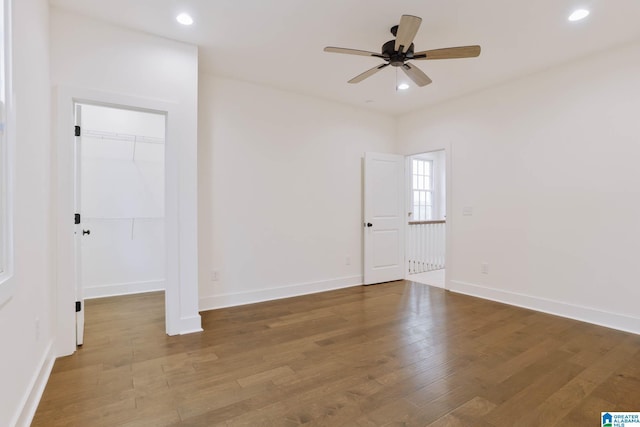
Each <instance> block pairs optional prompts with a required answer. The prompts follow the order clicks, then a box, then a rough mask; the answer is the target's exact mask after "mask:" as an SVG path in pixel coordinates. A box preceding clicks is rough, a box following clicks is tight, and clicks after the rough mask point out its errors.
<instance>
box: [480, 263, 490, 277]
mask: <svg viewBox="0 0 640 427" xmlns="http://www.w3.org/2000/svg"><path fill="white" fill-rule="evenodd" d="M480 273H482V274H489V263H486V262H483V263H482V264H480Z"/></svg>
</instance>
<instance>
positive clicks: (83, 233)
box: [82, 230, 91, 236]
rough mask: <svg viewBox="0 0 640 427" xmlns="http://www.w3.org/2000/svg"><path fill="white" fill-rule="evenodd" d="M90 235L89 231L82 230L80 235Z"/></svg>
mask: <svg viewBox="0 0 640 427" xmlns="http://www.w3.org/2000/svg"><path fill="white" fill-rule="evenodd" d="M85 234H91V230H82V235H83V236H84V235H85Z"/></svg>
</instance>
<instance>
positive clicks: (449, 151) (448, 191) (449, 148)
mask: <svg viewBox="0 0 640 427" xmlns="http://www.w3.org/2000/svg"><path fill="white" fill-rule="evenodd" d="M436 151H444V157H445V160H444V163H445V168H446V170H445V174H444V175H445V180H446V182H445V198H446V201H445V206H446V208H445V210H446V213H447V219H446V223H445V225H444V230H445V231H444V233H445V245H446V247H445V251H444V265H445V269H444V289H445V290H450V289H451V271H452V265H453V238H452V237H453V236H452V234H453V222H454V221H453V217H454V215H453V210H452V206H453V203H452V202H453V200H452V189H453V182H452V177H453V173H452V170H453V144H451V142H446V143H442V144H434V145H432V146H429V147H428V148H425V149H424V150H420V151H417V152H414V153H410V154H406V155H405V175H406V181H405V182H406V184H405V197H408V196H407V195H408V194H409V191H410V190H409V183H410V182H411V170H410V168H409V167H408V166H407V165H408V159H409V158H410V157H411V156H417V155H419V154H427V153H433V152H436ZM405 206H406V208H405V209H408V204H407V203H405ZM405 213H406V216H407V217H408V214H409V211H408V210H407V211H406V212H405ZM404 226H405V236H407V235H408V234H409V224H408V221H406V222H405V224H404ZM408 241H409V239H406V242H407V243H405V262H406V253H407V252H408V250H407V244H408ZM408 276H409V273H408V269H407V268H406V265H405V270H404V277H405V280H406V279H407V277H408Z"/></svg>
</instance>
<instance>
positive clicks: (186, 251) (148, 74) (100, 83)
mask: <svg viewBox="0 0 640 427" xmlns="http://www.w3.org/2000/svg"><path fill="white" fill-rule="evenodd" d="M51 55H52V63H51V75H52V83H53V85H54V86H57V87H58V88H59V90H60V92H64V93H67V94H69V93H70V94H72V96H73V94H74V93H78V90H80V91H81V92H82V91H85V92H86V91H87V90H93V91H99V92H100V93H102V94H104V96H103V98H109V99H122V98H123V97H129V98H136V99H139V100H142V101H140V102H141V103H144V104H149V103H153V102H154V101H157V102H162V103H164V105H169V107H167V108H169V109H171V112H170V113H169V116H168V119H167V141H166V165H165V167H166V173H167V182H166V183H165V185H166V188H167V207H166V208H167V211H166V212H165V215H166V220H167V224H169V225H168V229H167V230H169V228H171V227H174V225H172V224H173V223H174V222H175V233H173V232H171V233H170V232H169V231H167V235H166V239H167V240H166V245H167V260H168V266H167V289H166V290H167V292H166V299H167V314H168V316H167V332H168V333H170V334H176V333H186V332H189V331H196V330H200V317H199V315H198V313H197V310H198V288H197V280H198V278H197V262H198V261H197V200H196V197H197V190H196V189H197V167H196V165H197V160H196V158H197V99H198V53H197V48H196V47H195V46H192V45H187V44H184V43H179V42H175V41H171V40H167V39H164V38H160V37H155V36H151V35H148V34H143V33H139V32H135V31H129V30H126V29H123V28H119V27H115V26H112V25H108V24H104V23H101V22H98V21H95V20H92V19H90V18H87V17H84V16H77V15H74V14H72V13H68V12H64V11H60V10H57V9H55V8H54V9H53V10H52V15H51ZM74 88H79V89H78V90H76V89H74ZM143 101H144V102H143ZM116 103H119V102H117V101H116ZM58 114H62V113H61V112H60V111H58ZM61 135H62V137H60V139H64V134H61ZM57 137H58V136H57ZM63 172H64V171H58V176H61V175H60V174H61V173H63ZM58 196H60V197H58V199H59V200H60V203H66V202H67V201H68V200H62V199H61V195H58ZM178 221H179V223H178ZM65 298H66V296H65V295H62V299H65ZM63 304H64V301H61V302H60V305H63ZM68 320H69V319H67V322H66V323H65V322H63V324H61V325H60V328H61V329H63V330H67V329H69V324H68V323H69V322H68ZM70 348H71V347H70V343H66V346H65V350H66V351H68V350H69V349H70ZM65 350H62V351H61V354H64V353H65V352H66V351H65Z"/></svg>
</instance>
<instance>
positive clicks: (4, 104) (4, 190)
mask: <svg viewBox="0 0 640 427" xmlns="http://www.w3.org/2000/svg"><path fill="white" fill-rule="evenodd" d="M11 57H12V56H11V1H10V0H0V82H1V83H2V84H0V104H1V105H0V126H1V127H2V129H0V305H2V304H4V303H5V302H6V301H7V300H8V299H9V298H10V297H11V296H12V295H13V285H14V283H13V282H14V281H13V280H9V279H11V277H12V276H13V146H14V137H13V132H14V131H13V129H14V122H15V120H14V117H13V85H12V75H11V74H12V73H11V72H12V66H11Z"/></svg>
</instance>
